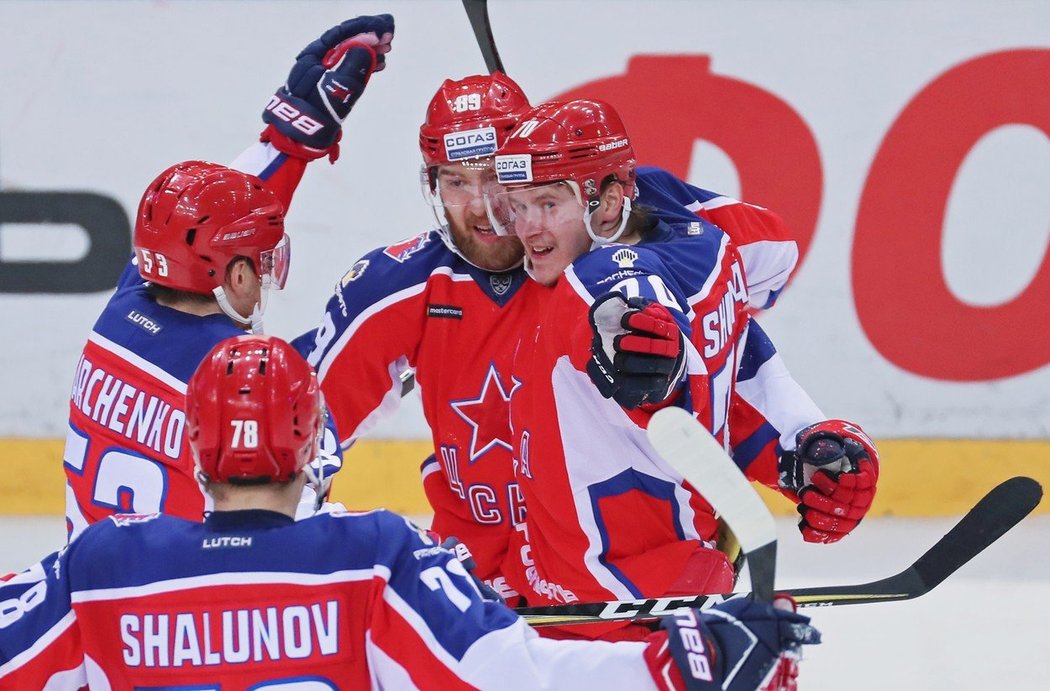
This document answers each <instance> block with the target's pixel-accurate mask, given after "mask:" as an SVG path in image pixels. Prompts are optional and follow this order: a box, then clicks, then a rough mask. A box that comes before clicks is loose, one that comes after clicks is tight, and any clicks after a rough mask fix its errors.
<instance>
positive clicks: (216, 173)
mask: <svg viewBox="0 0 1050 691" xmlns="http://www.w3.org/2000/svg"><path fill="white" fill-rule="evenodd" d="M284 237H285V234H284V205H283V204H282V203H281V201H280V200H279V199H278V198H277V196H276V195H275V194H274V193H273V192H272V191H270V190H269V189H268V188H266V187H265V186H264V185H263V183H262V181H260V180H259V179H258V178H256V177H255V176H252V175H248V174H247V173H242V172H240V171H237V170H233V169H231V168H227V167H226V166H221V165H218V164H216V163H208V162H206V161H184V162H182V163H178V164H176V165H174V166H171V167H170V168H168V169H167V170H165V171H164V172H162V173H161V174H160V175H158V176H157V177H156V178H155V179H154V180H153V182H151V183H150V185H149V186H148V187H147V188H146V191H145V193H144V194H143V195H142V200H141V201H140V203H139V208H138V213H137V215H136V221H135V232H134V246H135V255H136V258H137V260H138V268H139V274H140V275H141V276H142V278H143V279H145V280H147V281H149V282H150V283H154V284H156V285H160V286H164V287H166V288H170V289H172V290H177V291H183V292H187V293H197V294H205V295H207V294H211V293H212V291H213V290H214V289H215V288H217V287H219V286H221V285H222V284H223V281H224V279H225V277H226V271H227V269H228V267H229V265H230V263H231V262H232V261H233V260H234V259H237V258H239V257H244V258H247V259H248V260H250V261H251V262H252V266H253V268H254V269H255V270H256V271H257V272H260V271H262V267H263V265H264V264H265V256H266V255H267V253H271V252H273V250H274V248H275V247H276V246H277V245H278V243H279V242H280V241H281V239H282V238H284Z"/></svg>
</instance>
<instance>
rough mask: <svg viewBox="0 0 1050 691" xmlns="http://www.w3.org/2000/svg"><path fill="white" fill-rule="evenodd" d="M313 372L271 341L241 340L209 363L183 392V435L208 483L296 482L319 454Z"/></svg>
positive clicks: (220, 349) (224, 346) (214, 353)
mask: <svg viewBox="0 0 1050 691" xmlns="http://www.w3.org/2000/svg"><path fill="white" fill-rule="evenodd" d="M322 405H323V404H322V401H321V394H320V388H319V387H318V384H317V377H316V375H315V374H314V371H313V369H312V368H311V367H310V365H308V364H307V363H306V360H304V359H303V358H302V356H300V355H299V353H297V352H296V351H295V349H294V348H292V346H290V345H288V344H287V343H285V342H284V341H282V340H280V339H279V338H276V337H273V336H254V335H252V336H237V337H235V338H230V339H227V340H225V341H222V342H221V343H219V344H218V345H217V346H215V347H214V348H213V349H212V350H211V352H210V353H209V354H208V355H207V356H206V357H205V358H204V361H203V362H202V363H201V365H200V366H199V367H198V368H197V371H196V372H195V373H194V374H193V376H192V377H191V378H190V381H189V384H188V385H187V388H186V429H187V437H188V439H189V444H190V449H191V450H192V451H193V456H194V458H195V459H196V461H197V468H198V472H199V474H200V475H201V476H202V477H203V479H204V480H207V481H210V482H223V483H230V484H241V485H251V484H265V483H269V482H286V481H288V480H291V479H293V478H295V477H296V475H298V474H299V472H300V471H301V470H302V469H303V466H304V465H306V464H307V463H309V462H310V461H311V460H313V459H314V457H315V456H316V455H317V449H318V443H319V440H320V436H321V433H322V424H323V412H322V410H323V408H322Z"/></svg>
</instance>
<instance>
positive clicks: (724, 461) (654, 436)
mask: <svg viewBox="0 0 1050 691" xmlns="http://www.w3.org/2000/svg"><path fill="white" fill-rule="evenodd" d="M647 435H648V437H649V443H650V444H652V445H653V447H654V448H655V449H656V451H657V453H659V454H660V456H662V457H663V458H664V460H666V461H667V462H668V463H669V464H670V465H671V467H673V468H674V469H675V470H676V471H678V473H679V474H681V475H682V477H684V478H685V479H686V480H687V481H688V482H689V484H691V485H692V486H693V487H694V488H696V490H697V491H698V492H700V494H701V495H702V496H703V497H704V499H706V500H707V501H708V502H709V503H710V504H711V506H712V507H714V509H715V511H716V512H718V513H719V514H720V515H721V516H722V518H723V519H724V520H725V522H726V523H728V524H729V526H730V527H731V528H732V530H733V534H734V535H736V538H737V539H738V540H739V541H740V545H741V547H743V549H744V551H745V552H751V551H753V550H756V549H758V548H759V547H762V546H763V545H766V544H768V543H770V542H774V541H775V540H776V539H777V531H776V524H775V523H774V522H773V516H772V514H770V513H769V509H768V508H767V507H766V505H765V502H763V501H762V498H761V497H760V496H759V495H758V492H756V491H755V488H754V487H752V486H751V482H750V481H749V480H748V479H747V478H746V477H745V476H744V473H743V472H742V471H741V470H740V469H739V468H738V467H737V465H736V464H735V463H734V462H733V460H732V459H731V458H730V457H729V454H727V453H726V451H725V449H723V448H722V445H721V444H719V443H718V440H716V439H715V438H714V437H713V436H711V433H710V432H709V431H708V430H707V428H706V427H704V426H703V425H702V424H700V422H699V421H698V420H697V419H696V418H694V417H693V416H692V414H690V413H688V412H686V411H685V410H683V409H681V408H676V407H670V408H664V409H663V410H660V411H658V412H657V413H656V414H655V415H653V417H652V418H651V419H650V420H649V427H648V429H647Z"/></svg>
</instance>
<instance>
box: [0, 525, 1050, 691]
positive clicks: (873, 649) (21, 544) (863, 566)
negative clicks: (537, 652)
mask: <svg viewBox="0 0 1050 691" xmlns="http://www.w3.org/2000/svg"><path fill="white" fill-rule="evenodd" d="M955 520H957V519H925V520H902V519H890V518H881V519H874V520H868V521H865V522H864V524H863V525H862V526H860V528H858V529H857V531H856V533H855V534H854V535H852V536H850V537H849V538H847V539H846V540H845V541H844V542H842V543H839V544H837V545H807V544H805V543H803V542H802V541H801V540H800V539H799V537H798V532H797V530H796V529H795V526H794V524H793V523H792V522H791V521H790V520H787V519H779V520H778V522H777V532H778V537H779V545H778V547H779V564H778V569H777V573H778V577H777V583H778V585H780V586H781V587H785V588H790V587H803V586H811V585H834V584H842V583H857V582H862V581H867V580H874V579H876V578H882V577H883V576H886V575H889V574H890V573H892V572H895V571H897V570H900V569H902V568H904V567H905V566H907V564H908V563H910V561H911V560H912V559H914V558H916V557H918V556H919V554H921V553H922V552H923V551H924V550H925V549H926V548H927V547H929V546H930V545H932V544H933V542H934V541H935V540H936V539H937V538H939V537H940V536H941V535H943V534H944V533H945V532H946V531H947V530H948V528H949V527H950V526H951V524H952V523H953V522H954V521H955ZM424 522H425V519H424ZM1047 531H1050V516H1039V517H1035V518H1029V519H1027V520H1026V521H1025V522H1024V523H1022V524H1021V525H1019V526H1018V527H1017V528H1015V529H1014V530H1013V531H1012V532H1010V533H1007V534H1006V535H1005V536H1004V537H1002V538H1001V539H1000V541H999V542H997V543H996V544H994V545H992V546H991V547H989V548H988V549H987V550H986V551H984V552H983V553H981V554H980V555H978V556H977V557H976V558H975V559H974V561H973V562H971V563H970V564H967V565H966V566H964V567H962V569H960V570H959V571H958V572H957V573H956V574H955V575H954V576H952V577H951V578H949V579H948V580H947V581H945V582H944V583H943V584H942V585H940V586H939V587H938V588H937V589H935V590H934V591H932V592H930V593H929V594H927V595H925V596H924V597H922V598H919V599H917V600H912V601H908V602H887V603H883V604H872V605H857V606H844V607H829V608H824V609H821V608H808V609H805V610H803V611H804V612H805V613H806V614H808V615H810V616H812V617H813V621H814V624H815V625H816V626H818V628H820V629H821V632H822V633H823V635H824V643H823V644H822V645H820V646H816V647H813V648H809V649H807V652H806V659H805V660H804V661H803V663H802V667H801V681H802V685H801V686H802V688H803V689H805V690H806V691H837V690H839V689H850V690H851V691H885V689H907V690H909V691H910V690H912V689H915V690H918V689H923V690H924V691H942V690H943V691H950V690H956V689H966V690H970V689H974V690H976V689H1009V690H1010V691H1040V690H1042V689H1045V688H1046V680H1047V678H1048V675H1050V662H1048V661H1047V656H1046V650H1047V647H1048V646H1050V633H1048V632H1047V627H1046V616H1045V613H1046V607H1045V604H1046V602H1047V599H1048V598H1050V564H1048V562H1047V559H1046V555H1045V547H1043V554H1042V555H1041V556H1037V555H1038V549H1036V548H1035V546H1036V545H1045V535H1046V533H1047ZM27 538H28V539H27ZM63 540H64V527H63V525H62V520H61V519H60V518H33V517H19V518H10V517H4V518H0V573H2V572H4V571H5V570H7V569H17V568H20V567H22V566H25V565H26V564H28V563H31V562H32V561H33V560H35V559H37V558H39V557H40V556H43V555H41V554H38V553H37V551H27V545H36V546H37V547H36V548H35V550H39V549H50V548H57V547H58V546H59V545H60V544H61V543H62V541H63ZM744 579H746V575H745V576H744ZM746 582H747V581H746V580H742V581H741V583H746ZM507 671H508V673H512V672H513V670H507Z"/></svg>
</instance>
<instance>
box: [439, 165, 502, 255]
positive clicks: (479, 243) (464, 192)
mask: <svg viewBox="0 0 1050 691" xmlns="http://www.w3.org/2000/svg"><path fill="white" fill-rule="evenodd" d="M495 179H496V173H495V170H494V169H493V167H492V161H491V159H482V160H479V161H470V162H465V163H453V164H450V165H447V166H441V167H439V168H438V171H437V189H436V190H435V195H434V198H435V200H437V201H438V202H439V203H440V204H441V206H442V207H444V212H445V219H446V220H447V221H448V227H449V231H450V232H451V234H452V241H453V242H455V243H456V248H457V249H459V251H460V252H461V253H462V254H463V256H464V257H465V258H466V259H467V261H469V262H470V263H471V264H474V265H475V266H477V267H479V268H481V269H485V270H487V271H506V270H507V269H511V268H513V267H515V266H517V265H518V264H520V263H521V258H522V254H523V252H522V248H521V242H519V241H518V239H517V238H516V237H512V236H511V237H501V236H499V235H497V234H496V233H495V231H493V229H492V224H491V223H490V222H489V219H488V216H487V214H486V213H485V202H484V200H483V198H482V195H483V191H484V188H485V186H486V185H488V184H491V183H492V182H494V181H495Z"/></svg>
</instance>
